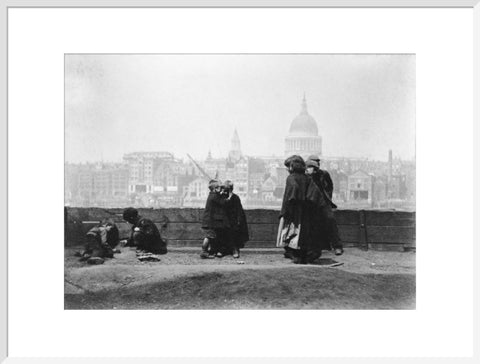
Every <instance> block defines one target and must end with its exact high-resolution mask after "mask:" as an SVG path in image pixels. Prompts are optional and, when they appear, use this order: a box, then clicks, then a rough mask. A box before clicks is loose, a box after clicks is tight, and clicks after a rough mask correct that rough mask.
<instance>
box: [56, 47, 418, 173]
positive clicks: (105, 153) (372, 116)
mask: <svg viewBox="0 0 480 364" xmlns="http://www.w3.org/2000/svg"><path fill="white" fill-rule="evenodd" d="M304 92H305V94H306V99H307V104H308V111H309V114H310V115H311V116H313V117H314V118H315V120H316V121H317V125H318V130H319V135H321V136H322V139H323V155H324V156H326V157H347V158H368V159H370V160H379V161H386V160H387V159H388V150H389V149H392V151H393V155H394V157H399V158H401V159H403V160H413V159H414V158H415V57H414V56H413V55H67V56H66V57H65V161H66V162H70V163H79V162H97V161H102V160H103V161H104V162H121V161H122V158H123V155H124V154H126V153H130V152H135V151H168V152H171V153H172V154H174V156H175V157H176V158H179V159H184V160H185V159H187V157H186V154H187V153H189V154H190V155H192V156H193V157H194V158H195V159H198V160H203V159H205V158H206V156H207V154H208V151H209V150H210V151H211V153H212V155H213V157H215V158H219V157H226V156H227V154H228V151H229V149H230V140H231V138H232V135H233V132H234V129H237V131H238V134H239V137H240V141H241V147H242V152H243V154H245V155H249V156H271V155H275V156H279V157H281V156H283V155H284V139H285V136H286V135H287V134H288V129H289V127H290V123H291V122H292V120H293V119H294V118H295V117H296V116H297V115H298V114H299V112H300V104H301V100H302V98H303V94H304Z"/></svg>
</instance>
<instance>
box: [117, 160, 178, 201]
mask: <svg viewBox="0 0 480 364" xmlns="http://www.w3.org/2000/svg"><path fill="white" fill-rule="evenodd" d="M123 160H124V161H125V163H126V164H127V165H128V170H129V181H128V192H129V193H152V192H154V186H155V182H157V181H158V175H157V176H156V178H157V179H156V180H155V181H154V171H155V170H158V167H159V164H161V163H162V162H164V161H173V160H174V158H173V154H171V153H169V152H134V153H129V154H125V155H124V156H123Z"/></svg>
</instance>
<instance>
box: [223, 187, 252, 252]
mask: <svg viewBox="0 0 480 364" xmlns="http://www.w3.org/2000/svg"><path fill="white" fill-rule="evenodd" d="M223 187H224V190H225V192H227V193H228V194H229V195H230V196H231V197H230V203H229V205H228V206H227V216H228V220H229V222H230V237H231V242H232V246H233V257H234V258H239V257H240V249H242V248H244V247H245V243H246V242H247V241H248V240H249V238H250V237H249V235H248V225H247V217H246V216H245V211H244V210H243V206H242V202H241V200H240V197H238V195H236V194H235V193H233V183H232V181H228V180H227V181H225V182H224V184H223Z"/></svg>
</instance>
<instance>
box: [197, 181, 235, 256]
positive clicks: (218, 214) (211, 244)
mask: <svg viewBox="0 0 480 364" xmlns="http://www.w3.org/2000/svg"><path fill="white" fill-rule="evenodd" d="M208 189H209V190H210V192H209V194H208V197H207V202H206V204H205V210H204V211H203V218H202V229H203V230H204V231H205V238H204V239H203V244H202V253H201V254H200V257H201V258H202V259H205V258H213V257H215V256H216V257H218V258H221V257H223V256H224V255H226V254H231V253H232V250H233V249H232V247H231V245H232V244H231V238H230V234H229V233H230V222H229V220H228V216H227V212H226V208H227V205H228V203H229V202H230V199H231V194H225V193H222V186H221V183H220V181H217V180H214V179H212V180H210V182H209V183H208Z"/></svg>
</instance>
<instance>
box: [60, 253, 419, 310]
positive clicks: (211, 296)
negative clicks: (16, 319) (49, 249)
mask: <svg viewBox="0 0 480 364" xmlns="http://www.w3.org/2000/svg"><path fill="white" fill-rule="evenodd" d="M120 249H121V253H120V254H115V258H113V259H107V260H106V261H105V263H104V264H102V265H92V266H91V265H87V264H86V263H83V262H79V261H78V258H76V257H74V256H73V254H74V252H75V251H77V250H79V248H66V249H65V308H66V309H240V308H241V309H297V308H299V309H414V308H415V253H413V252H404V253H398V252H378V251H362V250H359V249H356V248H350V249H346V251H345V254H344V255H342V256H339V257H337V256H335V255H333V254H332V253H330V252H326V253H324V255H323V256H322V258H321V259H320V260H319V261H317V262H316V264H314V265H307V266H301V265H295V264H293V263H292V262H291V261H290V260H288V259H285V258H283V254H282V250H281V249H268V250H266V249H261V250H260V249H258V250H249V249H244V250H242V252H241V257H240V259H233V258H232V257H231V256H229V257H224V258H216V259H205V260H202V259H200V258H199V252H200V251H199V249H192V248H171V249H170V250H169V253H168V254H167V255H163V256H161V261H160V262H143V263H142V262H140V261H138V259H137V258H136V255H135V251H134V250H132V249H131V248H120ZM240 263H242V264H240ZM332 263H341V264H342V265H340V266H336V267H331V264H332Z"/></svg>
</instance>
